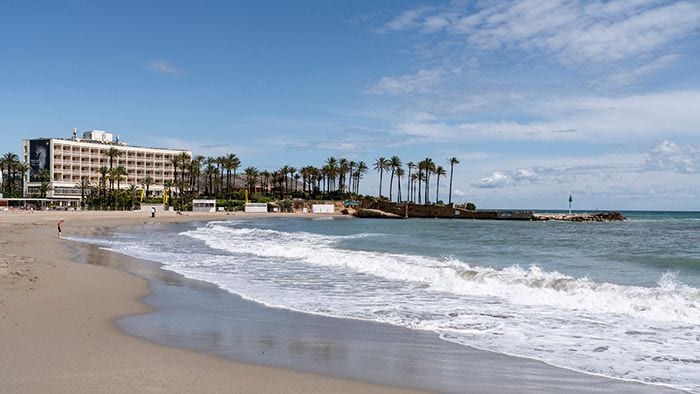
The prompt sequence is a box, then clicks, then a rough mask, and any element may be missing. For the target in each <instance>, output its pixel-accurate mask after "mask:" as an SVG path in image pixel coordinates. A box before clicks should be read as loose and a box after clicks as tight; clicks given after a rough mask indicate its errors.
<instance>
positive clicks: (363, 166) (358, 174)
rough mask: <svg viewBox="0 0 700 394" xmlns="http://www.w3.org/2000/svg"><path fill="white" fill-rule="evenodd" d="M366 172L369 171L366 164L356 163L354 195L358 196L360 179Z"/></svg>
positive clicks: (362, 162)
mask: <svg viewBox="0 0 700 394" xmlns="http://www.w3.org/2000/svg"><path fill="white" fill-rule="evenodd" d="M367 171H369V167H367V164H366V163H365V162H364V161H362V160H360V161H359V162H358V163H357V170H356V171H355V179H356V180H355V193H356V194H360V179H362V178H364V177H365V174H367Z"/></svg>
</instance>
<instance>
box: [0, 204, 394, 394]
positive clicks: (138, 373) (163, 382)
mask: <svg viewBox="0 0 700 394" xmlns="http://www.w3.org/2000/svg"><path fill="white" fill-rule="evenodd" d="M59 218H63V219H65V228H64V235H65V234H70V233H76V232H81V233H86V232H89V231H90V228H93V227H95V226H99V227H103V226H119V225H124V224H136V223H144V222H150V221H152V219H150V217H148V214H147V213H142V212H134V213H131V212H118V213H92V212H85V213H81V212H34V213H26V212H14V213H13V212H0V232H1V234H2V236H1V237H0V251H1V252H0V352H1V353H2V357H1V358H0V381H2V391H3V392H146V391H156V392H338V391H341V392H402V391H405V390H398V389H393V388H391V387H385V386H378V385H370V384H365V383H361V382H356V381H348V380H341V379H332V378H327V377H323V376H319V375H314V374H308V373H299V372H293V371H290V370H285V369H281V368H273V367H266V366H258V365H251V364H243V363H237V362H234V361H230V360H225V359H221V358H217V357H212V356H207V355H202V354H197V353H195V352H192V351H187V350H180V349H173V348H168V347H164V346H158V345H155V344H152V343H150V342H148V341H145V340H141V339H138V338H134V337H130V336H127V335H125V334H123V333H121V332H120V331H119V330H118V329H117V328H116V326H115V325H114V324H113V320H114V319H115V318H116V317H118V316H124V315H130V314H136V313H143V312H147V311H148V310H149V308H148V307H147V306H146V305H144V304H143V303H141V302H139V298H140V297H142V296H145V295H147V294H148V293H149V288H148V283H147V281H146V280H143V279H140V278H137V277H135V276H133V275H130V274H127V273H125V272H120V271H117V270H113V269H109V268H104V267H100V266H95V265H88V264H76V263H74V262H73V261H72V258H73V256H72V252H71V251H70V248H69V247H68V246H67V244H68V243H69V241H65V240H60V239H58V238H57V230H56V224H57V221H58V220H59ZM212 218H222V215H218V216H212V215H209V214H200V215H194V214H188V215H186V216H176V215H174V214H165V213H160V212H159V214H158V216H157V217H156V220H157V221H159V222H177V221H189V220H206V219H212Z"/></svg>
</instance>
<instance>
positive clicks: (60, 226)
mask: <svg viewBox="0 0 700 394" xmlns="http://www.w3.org/2000/svg"><path fill="white" fill-rule="evenodd" d="M62 232H63V219H61V220H59V221H58V238H61V233H62Z"/></svg>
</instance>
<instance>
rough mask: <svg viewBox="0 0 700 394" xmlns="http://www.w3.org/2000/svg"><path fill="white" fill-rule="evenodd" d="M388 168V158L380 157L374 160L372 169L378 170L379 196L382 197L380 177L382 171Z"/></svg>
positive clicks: (382, 174)
mask: <svg viewBox="0 0 700 394" xmlns="http://www.w3.org/2000/svg"><path fill="white" fill-rule="evenodd" d="M388 168H389V160H387V159H386V158H384V157H380V158H378V159H377V160H376V161H375V162H374V169H375V170H377V171H379V198H382V182H383V180H382V178H383V177H384V171H386V170H387V169H388Z"/></svg>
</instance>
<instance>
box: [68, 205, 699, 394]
mask: <svg viewBox="0 0 700 394" xmlns="http://www.w3.org/2000/svg"><path fill="white" fill-rule="evenodd" d="M624 214H625V216H626V218H627V220H625V221H623V222H604V223H572V222H557V221H548V222H537V221H535V222H531V221H487V220H484V221H478V220H477V221H475V220H464V219H460V220H449V219H408V220H382V219H348V218H342V217H325V216H324V217H318V218H315V217H314V218H310V217H309V218H306V217H304V218H259V219H232V220H222V221H210V222H195V223H187V224H178V225H170V226H159V227H157V228H153V229H149V231H143V230H141V231H136V230H134V229H126V230H120V231H119V232H117V233H116V234H114V235H112V236H110V237H108V238H98V239H96V238H89V239H87V238H85V239H79V240H80V241H87V242H92V243H96V244H99V245H101V246H102V247H104V248H106V249H109V250H113V251H116V252H119V253H123V254H127V255H130V256H133V257H137V258H141V259H147V260H152V261H156V262H158V263H160V264H162V268H163V269H165V270H169V271H173V272H176V273H179V274H181V275H183V276H185V277H187V278H191V279H196V280H201V281H205V282H209V283H212V284H215V285H216V286H218V287H220V288H221V289H224V290H226V291H228V292H231V293H234V294H237V295H240V296H241V297H243V298H246V299H248V300H252V301H255V302H257V303H260V304H263V305H266V306H270V307H276V308H283V309H289V310H294V311H299V312H304V313H310V314H319V315H325V316H331V317H341V318H350V319H361V320H368V321H373V322H382V323H388V324H392V325H396V326H401V327H406V328H410V329H414V330H424V331H429V332H434V333H435V334H436V335H438V336H439V337H440V338H442V339H444V340H446V341H450V342H454V343H456V344H459V345H465V346H470V347H474V348H478V349H484V350H488V351H492V352H497V353H503V354H507V355H513V356H518V357H525V358H531V359H535V360H540V361H542V362H545V363H547V364H551V365H553V366H558V367H562V368H567V369H570V370H574V371H579V372H583V373H587V374H594V375H600V376H606V377H610V378H615V379H623V380H629V381H636V382H644V383H648V384H657V385H664V386H667V387H673V388H678V389H682V390H686V391H689V392H695V393H700V212H624Z"/></svg>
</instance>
